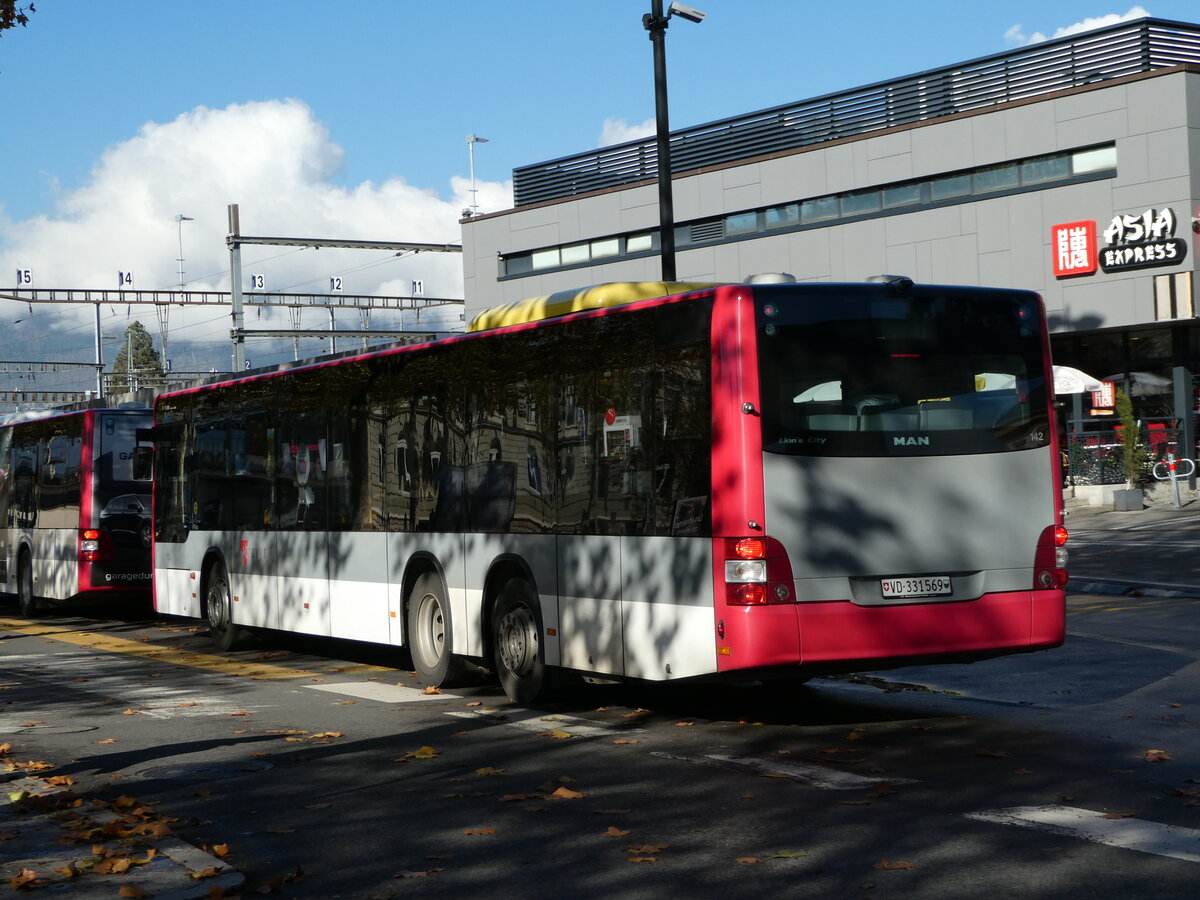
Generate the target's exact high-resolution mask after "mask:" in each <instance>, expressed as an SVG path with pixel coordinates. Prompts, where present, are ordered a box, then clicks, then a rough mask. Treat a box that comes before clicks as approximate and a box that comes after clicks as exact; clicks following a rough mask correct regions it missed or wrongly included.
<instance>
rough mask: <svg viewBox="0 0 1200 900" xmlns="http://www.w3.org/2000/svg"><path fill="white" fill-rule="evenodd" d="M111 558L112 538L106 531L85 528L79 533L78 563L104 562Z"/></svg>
mask: <svg viewBox="0 0 1200 900" xmlns="http://www.w3.org/2000/svg"><path fill="white" fill-rule="evenodd" d="M112 558H113V546H112V538H111V537H110V536H109V533H108V532H107V531H104V530H102V529H97V528H85V529H83V530H82V531H80V532H79V561H80V562H89V563H94V562H104V561H106V560H110V559H112Z"/></svg>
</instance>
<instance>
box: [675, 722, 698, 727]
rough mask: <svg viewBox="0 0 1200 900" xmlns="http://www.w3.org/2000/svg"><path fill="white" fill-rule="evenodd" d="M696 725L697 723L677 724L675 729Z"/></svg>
mask: <svg viewBox="0 0 1200 900" xmlns="http://www.w3.org/2000/svg"><path fill="white" fill-rule="evenodd" d="M695 724H696V723H695V722H676V723H675V727H676V728H688V727H690V726H692V725H695Z"/></svg>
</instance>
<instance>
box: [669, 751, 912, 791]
mask: <svg viewBox="0 0 1200 900" xmlns="http://www.w3.org/2000/svg"><path fill="white" fill-rule="evenodd" d="M654 755H655V756H662V757H665V758H667V759H678V760H682V761H683V762H691V763H699V764H700V765H705V766H713V765H717V766H721V767H725V768H727V767H729V766H734V767H736V768H739V769H746V770H749V771H750V772H752V773H753V774H755V775H768V776H771V775H774V776H778V777H785V778H795V779H797V780H798V781H803V782H805V783H806V784H808V785H811V786H812V787H815V788H821V789H822V790H827V791H863V790H870V789H871V788H873V787H875V786H876V785H879V784H881V783H885V782H886V783H887V784H920V782H919V781H918V780H916V779H914V778H892V777H889V776H885V775H880V776H867V775H856V774H855V773H853V772H843V771H842V770H841V769H830V768H828V767H826V766H816V765H810V764H808V763H797V762H791V761H787V760H771V761H769V762H768V761H766V760H761V759H755V758H754V757H751V756H725V755H723V754H720V753H709V754H706V755H705V756H676V755H674V754H670V753H655V754H654Z"/></svg>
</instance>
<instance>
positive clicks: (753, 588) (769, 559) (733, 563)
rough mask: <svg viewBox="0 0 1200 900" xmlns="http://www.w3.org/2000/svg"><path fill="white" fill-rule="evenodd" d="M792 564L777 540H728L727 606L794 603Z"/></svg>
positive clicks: (726, 558) (758, 538) (766, 538)
mask: <svg viewBox="0 0 1200 900" xmlns="http://www.w3.org/2000/svg"><path fill="white" fill-rule="evenodd" d="M795 600H796V595H795V588H794V585H793V582H792V564H791V561H790V560H789V559H788V556H787V551H786V550H784V549H783V545H782V544H781V543H779V541H777V540H775V539H774V538H768V537H744V538H725V602H726V603H728V604H729V605H730V606H766V605H768V604H773V603H794V602H795Z"/></svg>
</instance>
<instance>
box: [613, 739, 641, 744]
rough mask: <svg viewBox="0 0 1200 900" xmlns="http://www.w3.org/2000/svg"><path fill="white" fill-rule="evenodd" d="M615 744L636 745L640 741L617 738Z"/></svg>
mask: <svg viewBox="0 0 1200 900" xmlns="http://www.w3.org/2000/svg"><path fill="white" fill-rule="evenodd" d="M613 743H614V744H636V743H638V741H631V740H627V739H626V738H617V739H616V740H615V741H613Z"/></svg>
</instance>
